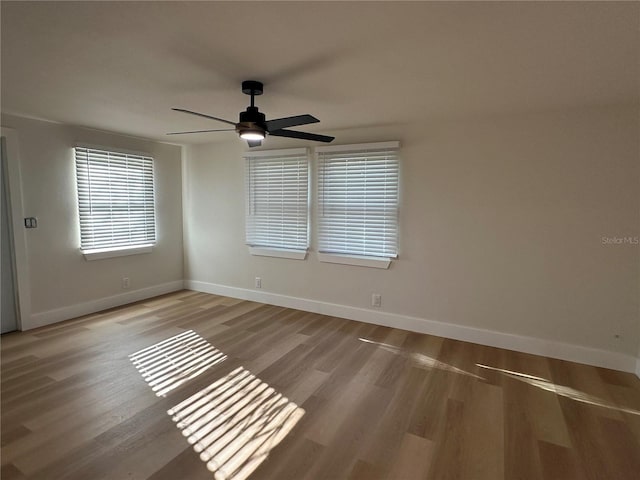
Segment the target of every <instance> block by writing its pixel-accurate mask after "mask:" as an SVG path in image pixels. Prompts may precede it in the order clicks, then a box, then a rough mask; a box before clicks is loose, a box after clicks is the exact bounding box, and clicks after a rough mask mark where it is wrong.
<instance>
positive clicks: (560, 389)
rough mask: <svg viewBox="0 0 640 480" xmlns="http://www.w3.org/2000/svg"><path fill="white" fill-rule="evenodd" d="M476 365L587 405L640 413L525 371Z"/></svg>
mask: <svg viewBox="0 0 640 480" xmlns="http://www.w3.org/2000/svg"><path fill="white" fill-rule="evenodd" d="M476 365H477V366H478V367H480V368H484V369H487V370H493V371H495V372H499V373H501V374H502V375H505V376H506V377H509V378H512V379H514V380H518V381H520V382H524V383H528V384H529V385H532V386H534V387H538V388H540V389H542V390H545V391H547V392H552V393H555V394H556V395H560V396H561V397H565V398H570V399H571V400H575V401H576V402H582V403H586V404H589V405H595V406H596V407H602V408H608V409H611V410H617V411H619V412H624V413H630V414H632V415H640V411H638V410H634V409H632V408H625V407H619V406H617V405H613V404H611V403H609V402H607V401H606V400H603V399H601V398H598V397H596V396H595V395H591V394H589V393H586V392H581V391H580V390H576V389H575V388H571V387H566V386H564V385H558V384H556V383H553V382H550V381H549V380H546V379H544V378H541V377H536V376H533V375H528V374H526V373H521V372H514V371H513V370H505V369H504V368H497V367H491V366H489V365H483V364H481V363H477V364H476Z"/></svg>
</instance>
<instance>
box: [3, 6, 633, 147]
mask: <svg viewBox="0 0 640 480" xmlns="http://www.w3.org/2000/svg"><path fill="white" fill-rule="evenodd" d="M1 13H2V91H1V95H2V97H1V100H2V111H3V112H7V113H14V114H20V115H26V116H31V117H36V118H43V119H47V120H53V121H58V122H63V123H67V124H72V125H83V126H88V127H92V128H98V129H102V130H108V131H113V132H120V133H126V134H130V135H135V136H140V137H146V138H152V139H157V140H162V141H167V140H171V141H184V142H185V143H193V142H209V141H213V140H215V139H218V138H220V137H219V136H221V135H232V133H217V134H216V133H210V134H199V135H187V136H183V137H166V136H165V135H164V134H165V133H166V132H169V131H176V130H191V129H204V128H224V127H225V125H224V124H219V123H217V122H214V121H209V120H206V119H202V118H197V117H191V116H189V115H185V114H182V113H178V112H173V111H172V110H171V107H182V108H186V109H192V110H197V111H201V112H204V113H208V114H211V115H215V116H218V117H222V118H227V119H229V120H232V121H237V115H238V112H239V111H240V110H243V109H244V108H245V107H246V106H247V104H248V100H249V98H248V97H247V96H245V95H243V94H242V92H241V89H240V83H241V81H242V80H247V79H255V80H261V81H263V82H264V83H265V95H263V96H262V97H258V98H257V105H258V106H259V107H260V109H261V111H263V112H265V113H266V114H267V118H268V119H269V118H276V117H281V116H289V115H296V114H302V113H311V114H313V115H315V116H317V117H318V118H320V120H321V123H320V124H317V125H311V126H308V127H304V128H302V127H300V129H304V130H307V131H313V132H317V133H325V132H326V133H331V132H332V131H336V130H340V129H344V128H354V127H366V126H374V125H387V124H388V125H398V124H405V123H408V122H418V121H420V120H421V119H425V118H427V119H430V120H433V119H438V118H444V117H457V116H477V115H489V114H502V113H514V112H529V111H542V110H548V109H564V108H573V107H581V106H589V105H606V104H625V103H627V104H628V103H638V73H639V68H638V58H639V34H638V22H639V15H640V3H638V2H629V3H611V2H584V3H565V2H551V3H523V2H513V3H498V2H496V3H488V2H487V3H485V2H470V3H466V2H465V3H455V2H444V3H430V2H409V3H399V2H373V3H365V2H130V3H111V2H104V3H103V2H77V3H72V2H42V3H40V2H16V3H14V2H7V1H2V2H1Z"/></svg>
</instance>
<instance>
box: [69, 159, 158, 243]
mask: <svg viewBox="0 0 640 480" xmlns="http://www.w3.org/2000/svg"><path fill="white" fill-rule="evenodd" d="M75 158H76V178H77V186H78V209H79V212H80V248H81V249H82V250H83V251H91V250H103V249H104V250H108V249H117V248H124V247H135V246H142V245H152V244H154V243H155V241H156V222H155V207H154V192H153V159H152V158H151V157H146V156H142V155H132V154H128V153H119V152H110V151H106V150H98V149H94V148H85V147H76V148H75Z"/></svg>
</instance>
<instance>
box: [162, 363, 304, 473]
mask: <svg viewBox="0 0 640 480" xmlns="http://www.w3.org/2000/svg"><path fill="white" fill-rule="evenodd" d="M167 413H168V414H169V415H170V416H171V418H172V420H173V421H174V422H175V423H176V425H177V427H178V428H179V429H180V430H181V431H182V434H183V435H184V436H185V437H187V441H188V442H189V443H190V444H192V445H193V449H194V450H195V451H196V452H198V453H199V454H200V459H201V460H202V461H203V462H206V464H207V468H208V469H209V470H210V471H211V472H213V473H214V477H215V479H216V480H244V479H246V478H247V477H248V476H249V475H250V474H251V473H252V472H253V471H254V470H255V469H256V468H258V466H259V465H260V464H261V463H262V462H263V461H264V460H265V459H266V458H267V456H268V455H269V452H270V451H271V450H272V449H273V448H274V447H275V446H276V445H278V444H279V443H280V442H281V441H282V440H283V439H284V438H285V437H286V435H287V434H288V433H289V432H290V431H291V429H292V428H293V427H294V426H295V425H296V423H298V421H299V420H300V419H301V418H302V416H303V415H304V413H305V412H304V410H303V409H302V408H300V407H298V406H297V405H296V404H295V403H293V402H291V401H289V400H288V399H287V398H286V397H284V396H283V395H282V394H280V393H278V392H277V391H276V390H275V389H274V388H272V387H270V386H269V385H267V384H266V383H264V382H263V381H261V380H260V379H258V378H257V377H255V376H254V375H252V374H251V373H250V372H249V371H247V370H245V369H244V368H243V367H238V368H237V369H235V370H234V371H232V372H231V373H229V374H228V375H227V376H225V377H223V378H221V379H219V380H217V381H216V382H214V383H212V384H211V385H209V386H208V387H206V388H204V389H202V390H201V391H199V392H198V393H196V394H195V395H193V396H191V397H189V398H187V399H186V400H185V401H183V402H181V403H179V404H178V405H176V406H174V407H172V408H171V409H169V410H168V411H167Z"/></svg>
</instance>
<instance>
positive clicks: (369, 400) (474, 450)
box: [0, 290, 640, 480]
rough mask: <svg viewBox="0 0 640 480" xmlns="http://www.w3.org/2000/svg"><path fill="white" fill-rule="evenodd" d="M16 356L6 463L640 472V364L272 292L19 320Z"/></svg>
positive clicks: (18, 474) (98, 475)
mask: <svg viewBox="0 0 640 480" xmlns="http://www.w3.org/2000/svg"><path fill="white" fill-rule="evenodd" d="M185 338H192V339H193V338H198V339H199V340H198V343H197V345H198V346H197V347H194V345H196V344H195V343H193V344H192V343H189V342H186V343H184V344H183V343H180V342H182V340H180V339H185ZM194 341H195V340H194ZM166 342H169V343H166ZM180 345H183V346H180ZM152 352H153V353H152ZM204 352H216V353H215V354H216V355H218V356H217V357H216V358H217V359H218V361H217V363H211V362H207V358H209V357H205V356H203V353H204ZM132 355H133V357H131V356H132ZM145 355H147V357H145ZM0 356H1V365H0V368H1V372H0V373H1V375H0V384H1V388H2V390H1V398H0V404H1V407H2V409H1V412H0V413H1V432H0V437H1V438H0V443H1V445H2V455H1V464H2V467H1V471H0V475H1V476H2V479H3V480H4V479H9V480H11V479H16V480H34V479H36V480H51V479H65V480H76V479H77V480H86V479H91V480H102V479H114V480H123V479H125V478H126V479H146V478H150V479H153V480H175V479H178V478H180V479H182V478H184V479H190V480H198V479H205V478H207V479H212V478H226V479H227V480H246V479H245V478H244V477H246V475H244V474H242V475H241V472H250V471H252V472H253V473H251V474H250V475H249V477H248V478H249V479H250V480H261V479H265V480H266V479H283V480H289V479H291V480H304V479H307V480H411V479H432V480H447V479H458V480H467V479H474V480H485V479H486V480H520V479H522V480H524V479H526V480H558V479H563V480H574V479H586V480H601V479H606V480H614V479H615V480H632V479H633V480H635V479H636V478H637V473H638V472H639V471H640V380H639V379H638V378H637V377H635V376H634V375H631V374H627V373H623V372H617V371H612V370H607V369H602V368H596V367H591V366H587V365H579V364H575V363H571V362H564V361H560V360H554V359H549V358H545V357H539V356H535V355H528V354H524V353H518V352H513V351H508V350H502V349H498V348H492V347H485V346H481V345H474V344H469V343H465V342H462V341H457V340H450V339H443V338H439V337H434V336H429V335H424V334H419V333H415V332H407V331H403V330H399V329H394V328H390V327H383V326H376V325H373V324H368V323H361V322H354V321H349V320H344V319H340V318H336V317H330V316H324V315H320V314H317V313H309V312H302V311H299V310H294V309H288V308H284V307H278V306H272V305H265V304H261V303H257V302H250V301H245V300H240V299H232V298H227V297H222V296H217V295H209V294H205V293H200V292H191V291H186V290H185V291H181V292H175V293H171V294H167V295H162V296H160V297H156V298H154V299H148V300H144V301H141V302H137V303H134V304H131V305H128V306H122V307H116V308H113V309H109V310H106V311H104V312H99V313H96V314H91V315H85V316H83V317H80V318H78V319H74V320H69V321H65V322H61V323H58V324H54V325H51V326H47V327H43V328H40V329H35V330H33V331H29V332H18V333H12V334H8V335H3V336H2V337H1V338H0ZM132 358H137V359H140V358H147V359H148V360H145V362H146V363H145V362H143V363H142V364H143V365H146V366H145V368H146V370H143V371H144V372H146V373H145V375H147V377H146V379H145V378H143V376H142V375H141V374H140V372H139V370H138V368H137V367H136V365H135V364H134V363H133V362H132ZM171 362H173V363H171ZM137 365H138V366H140V365H141V364H140V363H138V364H137ZM169 365H173V367H169ZM154 375H155V376H154ZM160 377H161V378H162V379H163V381H164V382H166V385H170V386H171V388H169V389H166V390H165V389H164V387H163V388H162V389H156V390H155V391H154V390H153V389H152V388H151V386H150V385H153V384H154V383H153V382H155V381H156V380H155V379H158V378H160ZM173 387H175V388H173ZM238 392H243V393H242V394H239V393H238ZM266 399H269V402H271V403H264V402H265V401H266ZM261 402H263V403H261ZM285 406H286V408H287V409H288V410H285V409H284V408H285ZM283 412H297V413H296V416H295V417H293V416H291V413H288V414H286V415H285V414H284V413H283ZM265 426H269V428H266V427H265ZM263 427H264V428H263ZM265 429H266V430H265ZM204 439H207V440H206V442H205V443H201V442H204V441H205V440H204ZM190 441H191V443H190ZM196 449H199V450H198V451H196ZM211 452H214V453H215V455H218V456H216V457H210V456H209V455H212V453H211ZM251 452H253V453H251ZM212 458H215V459H216V460H215V462H218V463H215V462H213V463H211V462H212V461H213V460H212ZM220 462H222V463H220ZM224 462H227V463H224ZM227 464H228V465H232V466H233V468H232V470H229V471H227V470H221V469H222V465H227ZM225 468H226V467H225ZM229 468H231V467H229ZM225 472H226V473H225ZM234 472H235V473H234ZM216 475H217V477H216Z"/></svg>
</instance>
